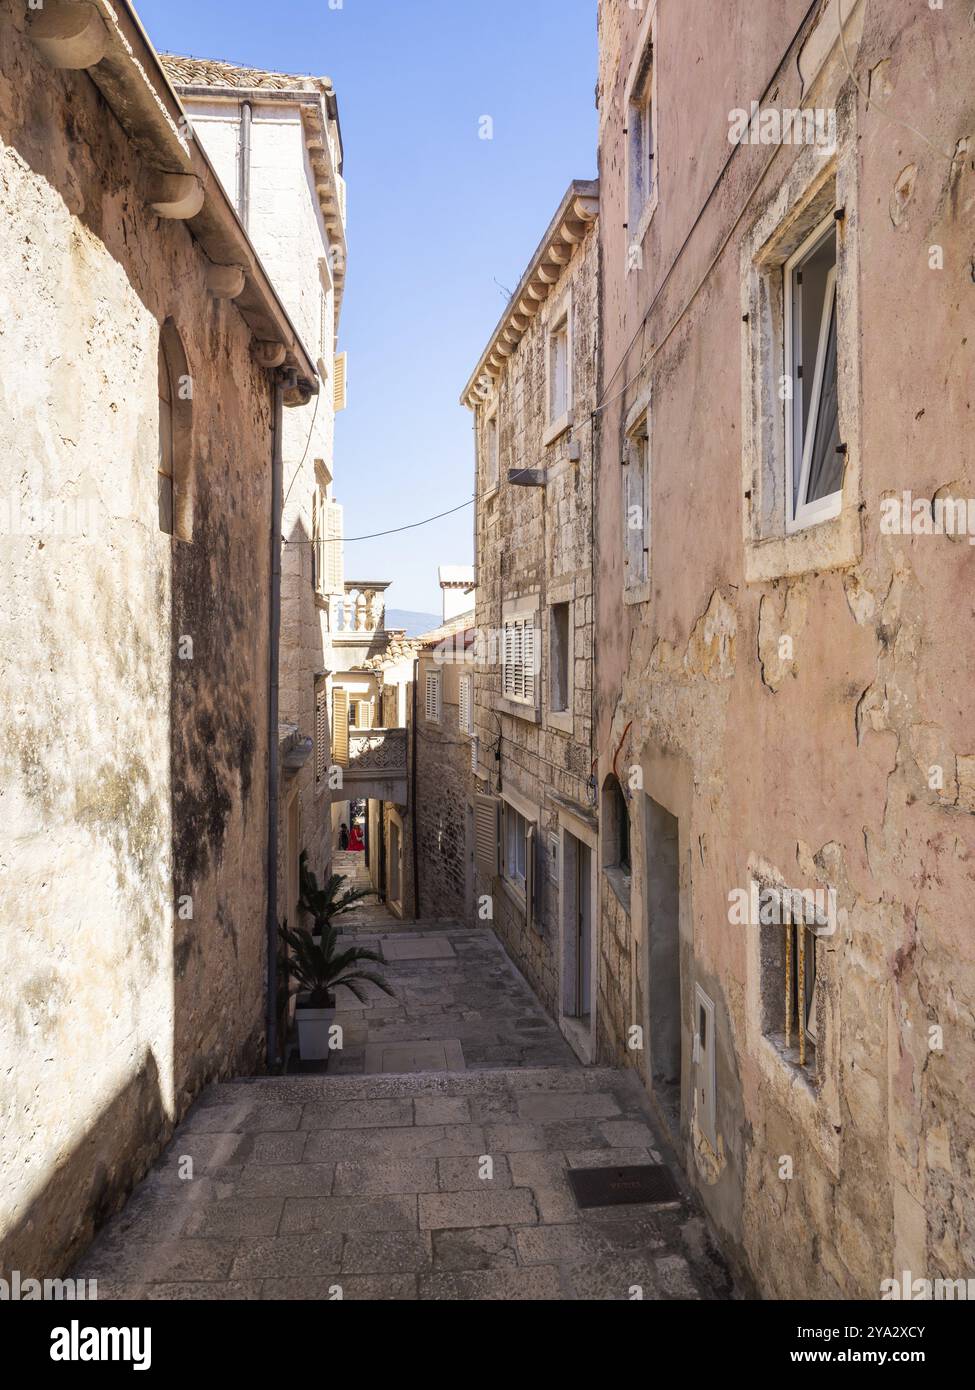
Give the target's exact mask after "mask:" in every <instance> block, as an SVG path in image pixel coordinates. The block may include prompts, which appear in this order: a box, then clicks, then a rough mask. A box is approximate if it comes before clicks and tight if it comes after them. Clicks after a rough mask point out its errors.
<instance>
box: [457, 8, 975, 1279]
mask: <svg viewBox="0 0 975 1390" xmlns="http://www.w3.org/2000/svg"><path fill="white" fill-rule="evenodd" d="M969 8H970V7H968V6H951V5H946V6H944V7H943V8H941V7H930V6H927V5H917V4H913V3H909V2H908V0H890V3H886V4H883V5H880V4H876V3H870V0H859V3H844V5H843V9H842V19H843V21H844V22H845V23H844V29H843V40H842V42H841V41H840V32H841V31H840V15H839V12H838V5H837V0H822V3H815V4H813V5H809V4H808V0H785V2H784V3H782V4H780V5H775V6H767V5H763V6H755V5H753V4H750V3H745V2H744V0H725V3H723V5H722V11H723V14H722V27H723V28H724V29H725V30H726V31H727V32H728V33H730V34H734V36H735V41H734V43H729V44H727V45H721V44H718V45H715V44H714V43H712V42H711V41H710V38H709V36H710V35H711V33H712V31H713V25H714V19H713V5H711V4H708V3H705V2H704V0H690V3H687V0H684V3H680V4H677V3H674V0H658V2H657V3H655V4H654V3H648V4H646V5H645V6H642V7H635V6H631V5H628V4H625V3H623V0H603V2H602V3H601V4H600V6H599V26H600V78H599V87H598V99H599V113H600V115H599V119H600V137H599V152H600V161H599V162H600V190H601V193H600V197H601V207H600V233H599V235H600V242H601V253H602V254H601V264H602V271H601V295H602V306H603V318H602V321H603V325H604V330H603V352H604V358H603V371H602V377H603V384H602V388H601V391H600V400H599V412H600V416H599V430H598V456H599V469H598V497H599V508H598V516H597V528H596V535H597V555H598V568H597V595H598V604H597V623H598V640H597V662H596V710H597V744H598V754H599V762H598V777H599V787H600V796H601V814H600V827H601V829H600V847H599V854H600V868H601V873H600V930H599V939H600V945H599V960H598V996H597V998H598V1025H597V1035H598V1054H599V1057H600V1059H601V1060H604V1061H608V1062H613V1061H616V1062H621V1063H626V1064H628V1065H631V1066H633V1067H636V1068H637V1069H638V1070H639V1072H640V1073H641V1075H642V1077H643V1079H644V1081H645V1083H646V1085H647V1087H648V1088H649V1090H650V1093H651V1095H652V1096H653V1097H654V1098H655V1100H656V1102H657V1103H658V1106H659V1109H660V1111H661V1114H662V1115H663V1116H664V1117H665V1118H666V1119H667V1121H668V1122H669V1123H670V1124H671V1126H672V1129H673V1134H674V1139H675V1142H676V1144H677V1145H678V1147H679V1151H680V1153H681V1155H682V1157H683V1162H684V1165H685V1167H686V1170H687V1172H688V1174H689V1176H690V1177H691V1179H692V1181H693V1182H694V1184H695V1186H696V1188H697V1190H698V1192H699V1194H700V1196H701V1199H702V1201H703V1202H704V1204H705V1206H706V1208H707V1210H708V1212H709V1213H710V1216H711V1217H712V1219H713V1220H714V1222H715V1224H716V1226H717V1228H718V1230H719V1232H720V1233H721V1235H722V1237H723V1239H724V1242H725V1244H726V1248H727V1249H728V1251H729V1252H730V1253H732V1254H734V1255H736V1257H737V1259H738V1262H739V1266H740V1268H741V1269H743V1270H744V1271H746V1272H749V1273H750V1274H751V1276H752V1277H753V1278H754V1280H755V1282H756V1284H757V1286H758V1288H759V1290H760V1291H761V1292H762V1293H763V1294H765V1295H767V1296H776V1297H789V1298H834V1297H840V1296H847V1297H856V1298H877V1297H878V1296H879V1293H880V1286H881V1281H882V1280H884V1279H887V1278H891V1277H895V1278H899V1277H900V1273H901V1271H903V1270H910V1271H912V1272H913V1274H914V1275H915V1276H917V1277H927V1278H936V1277H946V1278H957V1277H964V1276H965V1275H966V1274H970V1272H971V1270H972V1269H973V1268H975V1199H973V1181H972V1155H973V1153H975V1128H973V1123H975V1122H973V1118H972V1113H971V1107H970V1105H969V1104H967V1099H968V1098H970V1095H971V1080H972V1076H973V1074H975V1044H973V1019H975V954H973V944H972V943H973V938H972V933H971V931H970V930H969V929H968V926H967V908H968V904H969V903H970V901H971V897H972V864H973V862H975V859H973V850H975V821H973V812H975V790H973V788H975V773H973V770H975V750H973V746H972V732H971V727H970V720H969V719H968V717H967V706H966V701H965V700H964V698H963V697H962V696H961V692H962V691H964V690H965V689H966V688H967V680H966V662H967V652H968V650H969V647H970V639H971V638H972V637H973V630H972V611H971V604H970V603H969V602H968V600H967V598H964V597H963V595H967V594H968V593H969V591H970V589H971V583H972V577H973V566H975V553H973V551H972V549H971V547H970V545H967V544H964V543H962V544H958V543H955V542H956V541H957V539H958V538H957V536H954V537H952V536H951V535H948V534H945V529H946V528H945V527H943V526H942V528H941V533H940V534H938V533H937V532H938V527H937V525H936V524H935V525H932V524H931V522H932V510H933V509H932V503H934V504H935V506H936V504H937V503H938V502H939V500H940V501H941V502H942V503H943V501H944V499H945V498H946V497H953V498H955V499H958V498H961V499H965V498H968V497H971V496H973V495H975V494H973V489H975V477H973V468H972V460H971V457H970V454H968V453H966V451H965V450H964V448H962V447H960V441H961V440H963V439H964V438H965V437H966V435H967V433H970V420H971V382H972V353H973V350H975V338H973V336H972V333H971V322H972V307H973V303H975V298H973V296H975V290H973V285H972V273H971V259H972V256H971V253H972V241H971V219H970V209H971V206H972V202H973V198H975V163H973V148H975V147H973V108H972V100H971V81H970V78H971V71H972V60H973V48H972V44H973V31H972V28H971V24H970V17H969V13H968V10H969ZM691 89H693V91H694V93H695V98H694V100H693V101H688V99H687V93H688V91H689V90H691ZM753 102H756V103H760V106H761V111H762V114H761V115H759V116H755V115H754V114H753V107H752V103H753ZM790 112H801V113H805V114H803V115H801V116H800V117H799V118H798V124H797V118H796V117H795V116H790V115H789V113H790ZM817 113H819V115H817ZM819 116H821V117H822V120H820V119H819ZM749 122H751V123H750V124H749ZM820 132H822V133H823V138H820ZM783 133H786V134H787V136H788V137H789V138H785V139H783V138H782V136H783ZM690 151H693V153H694V158H693V160H691V159H689V152H690ZM966 210H967V211H966ZM508 370H509V371H510V365H509V367H508ZM481 409H483V407H481ZM905 494H908V495H909V497H911V498H913V499H917V501H916V502H915V503H913V504H911V505H909V506H907V507H904V506H902V499H903V498H904V496H905ZM912 507H913V510H912ZM904 516H907V518H908V522H907V525H906V526H905V525H904V524H903V518H904ZM934 516H935V517H937V511H936V510H935V511H934ZM912 517H913V518H914V519H915V524H914V526H913V528H912V524H911V518H912ZM925 517H927V524H925ZM912 530H913V533H912ZM905 531H906V532H907V534H905V533H904V532H905ZM483 561H484V557H483V550H482V573H481V575H480V579H481V583H482V590H483V591H484V592H485V593H486V592H487V591H488V589H489V587H490V583H489V581H488V578H487V576H486V575H485V574H484V572H483ZM499 580H500V575H499ZM500 582H502V583H503V580H500ZM796 893H801V894H805V895H807V896H806V898H805V899H804V900H803V901H804V903H805V904H806V906H805V907H802V908H801V909H799V908H798V907H797V899H796V898H795V894H796ZM816 895H818V896H816ZM790 905H791V906H790ZM813 908H815V916H813V913H812V909H813ZM803 916H805V917H806V918H807V920H808V922H809V924H810V925H809V927H808V929H807V927H806V926H805V925H804V923H803V921H802V920H800V918H801V917H803ZM790 919H791V920H790ZM963 1098H964V1099H963Z"/></svg>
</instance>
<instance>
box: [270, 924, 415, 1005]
mask: <svg viewBox="0 0 975 1390" xmlns="http://www.w3.org/2000/svg"><path fill="white" fill-rule="evenodd" d="M278 930H279V931H280V933H281V936H282V939H283V940H284V941H285V942H287V944H288V946H289V947H290V948H291V955H290V956H289V958H288V973H289V974H290V976H291V978H292V979H293V980H295V981H296V983H297V985H298V988H299V990H305V991H307V993H308V995H309V1000H308V1006H309V1008H312V1009H333V1008H334V1007H335V991H336V990H337V989H338V987H339V985H347V986H348V987H349V989H350V990H351V991H352V993H353V994H354V995H355V997H356V998H357V999H358V1001H359V1003H360V1004H364V1003H365V1002H366V1001H365V993H364V991H363V988H362V986H363V983H369V984H373V985H376V986H378V988H379V989H381V990H382V991H383V992H384V993H385V994H392V993H393V990H392V988H391V987H390V985H388V984H387V982H386V981H385V980H384V979H383V977H382V975H378V974H377V973H376V971H374V970H364V969H362V966H363V965H369V964H373V963H377V964H380V965H381V964H382V956H379V955H377V954H376V952H375V951H370V950H367V948H366V947H365V946H349V947H348V948H347V949H346V950H344V951H339V950H338V949H337V948H336V943H337V941H338V935H339V929H338V927H329V926H323V928H322V940H321V945H320V946H316V944H315V942H314V940H313V939H312V934H311V932H308V931H304V930H303V929H301V928H299V929H298V930H297V931H291V930H290V929H289V928H288V927H287V926H284V927H279V929H278Z"/></svg>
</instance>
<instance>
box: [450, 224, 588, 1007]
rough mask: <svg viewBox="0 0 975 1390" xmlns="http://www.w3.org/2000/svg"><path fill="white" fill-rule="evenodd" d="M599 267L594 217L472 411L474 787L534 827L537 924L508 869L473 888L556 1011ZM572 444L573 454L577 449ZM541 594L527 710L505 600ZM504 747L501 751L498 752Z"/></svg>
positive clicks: (573, 797) (577, 740)
mask: <svg viewBox="0 0 975 1390" xmlns="http://www.w3.org/2000/svg"><path fill="white" fill-rule="evenodd" d="M598 265H599V246H598V237H597V234H596V231H595V227H594V226H593V225H590V226H589V228H588V229H587V231H586V233H585V236H584V238H583V240H582V241H581V242H580V243H579V244H578V245H577V246H576V247H575V250H574V252H573V254H572V256H571V259H570V260H569V261H568V263H567V264H566V266H565V268H564V270H563V272H562V274H561V276H560V277H559V280H558V282H557V283H556V284H555V285H553V286H552V288H551V291H550V294H549V299H548V301H546V304H545V305H543V307H542V309H541V310H540V311H539V312H538V313H537V314H536V315H535V317H534V318H533V319H532V320H531V322H530V324H529V326H528V328H527V330H526V331H525V333H524V336H523V337H522V338H521V340H520V342H519V343H518V345H517V346H516V347H515V348H514V350H513V351H512V353H511V355H510V356H509V357H508V358H507V359H506V361H505V363H504V366H503V367H502V369H501V370H500V372H499V373H498V374H497V376H496V377H495V378H494V381H493V383H492V386H491V389H490V392H489V393H488V394H487V396H486V397H485V399H484V400H483V402H482V404H480V405H479V406H478V407H477V411H476V416H477V422H476V438H477V448H478V471H477V494H478V496H477V530H476V537H477V540H476V545H477V608H476V628H477V632H478V641H479V643H480V651H479V653H478V664H477V668H476V674H475V724H476V731H477V735H478V739H479V778H478V787H479V789H480V790H482V791H490V792H494V793H498V792H500V794H501V795H502V797H503V796H505V795H506V794H509V793H510V794H511V795H512V796H513V797H514V798H516V799H517V802H518V805H519V808H520V809H522V810H523V812H524V813H525V814H526V816H527V818H528V819H529V820H530V821H531V822H533V823H534V824H535V825H536V835H537V856H536V874H537V881H538V883H539V885H540V888H539V893H538V896H537V906H538V913H537V918H536V921H535V922H534V924H533V925H531V926H529V925H528V924H527V922H526V912H525V906H524V903H523V901H522V900H521V899H520V898H519V896H518V895H517V894H516V893H513V892H512V891H511V890H510V889H509V887H507V886H506V885H505V883H504V880H503V876H500V877H498V878H497V879H494V880H489V879H486V878H485V877H484V876H483V875H480V874H478V875H477V878H476V893H477V896H478V898H483V897H489V898H490V899H491V904H492V911H493V925H494V927H495V930H496V931H497V932H498V934H499V936H500V937H501V939H502V941H503V942H504V944H505V946H506V948H507V950H508V951H509V953H510V954H511V955H512V957H513V958H514V960H515V961H516V962H517V964H518V966H519V968H520V969H521V970H522V971H523V972H524V974H525V976H526V978H527V979H528V980H529V981H530V983H531V985H532V987H533V989H535V990H536V992H537V993H538V995H539V997H540V998H541V999H542V1001H543V1003H544V1004H545V1006H546V1008H547V1009H548V1010H549V1012H550V1013H552V1014H553V1015H557V1014H558V1004H559V1000H558V993H559V965H558V954H559V933H560V903H559V892H558V872H559V866H558V858H557V850H555V844H556V842H557V836H558V828H559V820H558V816H559V802H558V800H557V798H563V799H564V800H565V801H566V802H568V803H570V804H571V805H572V806H574V807H577V808H588V807H589V806H590V805H591V798H590V790H589V785H588V779H589V774H590V767H591V763H592V756H593V755H592V749H591V735H592V718H591V713H592V712H591V703H592V688H591V675H592V653H593V633H594V613H593V584H592V570H591V559H592V549H591V547H592V524H593V509H592V501H593V491H592V489H593V462H594V455H593V447H594V431H593V421H592V411H593V408H594V406H595V402H596V394H597V386H598V361H599V351H598V292H599V286H598ZM569 298H570V299H571V316H572V356H571V371H572V381H573V390H572V397H573V409H574V424H573V425H572V427H571V429H570V430H569V431H567V432H565V433H563V434H562V435H561V436H560V437H558V438H557V439H555V440H553V441H552V442H550V443H548V444H546V442H545V435H546V430H547V427H548V424H549V412H548V396H547V391H548V385H547V374H546V352H547V342H548V333H549V322H550V315H551V314H552V313H554V312H556V311H557V310H556V306H560V307H561V306H562V305H564V304H565V303H566V302H567V300H568V299H569ZM552 321H553V322H554V320H552ZM495 413H496V418H497V422H498V433H499V445H500V484H499V486H498V487H497V489H495V490H491V489H490V488H489V486H488V475H487V420H488V418H489V417H490V416H491V415H492V414H495ZM570 446H572V447H571V448H570ZM576 446H577V447H576ZM574 453H577V454H578V457H577V458H573V457H570V454H574ZM511 469H543V470H545V477H546V482H545V485H544V486H528V487H525V486H518V485H516V484H514V483H511V482H509V481H508V471H509V470H511ZM532 597H535V598H537V604H538V607H537V624H536V628H537V631H536V642H537V643H538V645H539V649H540V669H539V676H538V701H537V712H536V711H528V710H522V711H519V710H517V708H516V707H512V706H511V705H510V704H509V703H508V702H506V701H505V700H504V698H503V696H502V692H501V665H500V650H499V643H500V640H501V632H502V625H503V617H504V613H505V606H506V604H509V603H510V602H511V601H515V600H524V599H526V598H532ZM563 601H567V602H570V604H571V610H570V611H571V630H572V672H571V679H572V701H571V706H570V709H569V712H568V715H567V716H553V713H552V704H553V700H552V686H551V681H552V672H551V664H550V651H551V632H550V605H551V604H552V603H555V602H563ZM498 749H500V760H498V759H497V758H496V757H495V753H496V750H498Z"/></svg>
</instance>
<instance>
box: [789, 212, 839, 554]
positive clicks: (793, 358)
mask: <svg viewBox="0 0 975 1390" xmlns="http://www.w3.org/2000/svg"><path fill="white" fill-rule="evenodd" d="M784 275H785V284H784V287H783V302H784V307H785V333H784V345H785V356H786V363H785V377H784V381H783V386H784V395H785V397H786V421H785V426H786V429H785V444H786V493H787V501H788V508H789V511H788V516H787V523H786V526H787V530H788V531H790V532H794V531H798V530H801V529H803V528H804V527H807V526H812V525H815V524H817V523H818V522H821V521H827V520H830V519H831V518H832V517H835V516H838V515H839V512H840V506H841V503H842V493H843V467H844V462H845V460H844V457H843V453H842V452H841V445H840V431H839V412H838V402H837V387H838V378H837V351H836V345H837V322H836V223H835V220H834V218H833V217H832V215H831V216H830V217H829V218H827V219H826V220H825V221H824V222H822V223H821V224H820V225H819V226H818V227H817V228H816V229H815V230H814V231H813V233H812V234H811V236H809V237H808V238H807V239H806V241H804V242H803V244H802V245H801V246H800V247H799V248H798V250H797V251H796V252H795V254H794V255H793V256H791V257H790V259H789V260H788V261H787V262H786V264H785V267H784Z"/></svg>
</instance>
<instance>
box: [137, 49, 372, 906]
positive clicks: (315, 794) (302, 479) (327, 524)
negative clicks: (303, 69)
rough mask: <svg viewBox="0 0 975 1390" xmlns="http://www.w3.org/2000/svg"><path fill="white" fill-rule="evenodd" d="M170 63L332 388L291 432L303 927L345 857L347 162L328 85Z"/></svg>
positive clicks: (285, 757) (291, 765) (291, 882)
mask: <svg viewBox="0 0 975 1390" xmlns="http://www.w3.org/2000/svg"><path fill="white" fill-rule="evenodd" d="M162 62H163V64H164V66H165V68H166V71H167V73H168V75H169V77H170V79H171V81H172V82H173V84H174V86H175V88H176V91H177V92H178V94H179V96H180V99H181V101H182V103H183V106H184V108H185V109H186V112H187V114H188V116H189V119H190V122H191V124H192V130H193V135H194V138H195V139H197V140H199V142H200V143H201V145H202V146H203V148H204V149H205V150H206V152H207V154H208V155H209V157H210V158H211V160H212V162H213V165H214V168H215V169H216V171H217V174H218V176H219V178H220V180H221V182H222V184H223V186H224V188H225V189H226V190H227V191H228V193H230V194H231V196H232V197H233V198H234V201H235V205H236V208H237V212H238V215H239V217H240V219H241V221H242V223H243V225H244V227H245V228H246V230H247V232H248V233H249V235H250V237H251V239H252V241H253V243H254V246H255V248H256V250H257V252H258V255H259V256H260V257H261V260H262V262H263V264H264V266H265V267H266V269H267V272H268V274H269V275H270V276H271V278H272V281H273V283H274V285H275V288H276V289H277V291H278V293H279V294H280V296H281V299H282V302H283V303H284V304H285V305H286V307H287V310H288V313H289V315H290V316H291V319H292V322H293V323H294V324H295V326H296V328H297V330H298V332H299V333H300V335H301V338H302V341H303V342H305V343H307V344H308V345H309V349H310V351H311V352H312V353H313V355H314V358H315V362H316V366H317V369H318V372H319V376H320V378H321V382H322V389H321V391H320V392H319V393H318V394H317V395H316V396H315V397H314V398H313V399H311V400H309V402H308V403H307V405H305V406H302V407H299V408H296V409H294V410H291V411H289V412H288V414H287V416H286V418H285V422H284V436H283V454H284V474H285V484H284V489H285V496H284V503H283V514H282V545H281V639H280V671H279V715H280V720H281V725H282V728H281V747H280V768H281V781H280V803H281V806H280V816H279V859H278V863H279V867H278V894H277V897H278V906H279V915H280V917H281V919H282V920H284V919H287V920H288V921H289V922H290V923H291V924H292V925H294V923H295V921H296V918H297V917H298V908H297V899H298V884H299V875H298V862H299V858H300V856H301V854H302V853H303V852H307V854H308V862H309V865H310V867H311V868H312V869H313V870H314V872H315V873H316V874H317V875H318V876H319V878H320V879H322V878H324V877H325V876H327V874H328V872H329V869H330V864H331V854H332V809H331V800H332V793H333V792H336V793H337V794H338V795H340V793H338V788H337V778H336V776H335V775H334V771H331V772H330V770H331V769H333V767H334V764H333V757H332V748H331V742H332V740H331V711H332V707H333V672H335V670H336V669H337V667H336V653H335V649H334V642H333V637H334V634H335V633H336V632H342V631H345V630H347V629H348V628H349V627H350V626H351V624H352V621H353V615H354V608H353V609H352V610H350V613H349V614H348V615H347V613H346V592H345V584H344V574H343V563H342V559H343V557H342V544H341V536H342V508H341V506H340V504H339V503H338V502H337V500H336V498H335V492H334V483H333V478H334V474H335V460H334V452H335V450H334V440H335V414H336V410H337V409H341V408H342V407H344V405H345V399H346V358H345V356H344V354H338V353H337V351H336V349H337V341H338V331H339V318H340V312H341V305H342V294H343V289H344V285H345V275H346V265H347V247H346V237H345V225H346V185H345V179H344V176H343V168H344V153H343V148H342V132H341V126H340V122H339V111H338V102H337V98H336V94H335V90H334V88H333V86H332V83H331V81H330V80H329V79H328V78H327V77H302V76H294V75H292V74H288V73H278V72H266V71H264V70H262V69H257V68H244V67H239V66H235V65H233V64H230V63H224V62H217V61H214V60H211V59H197V58H185V57H180V56H177V55H173V54H165V55H163V57H162Z"/></svg>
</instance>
